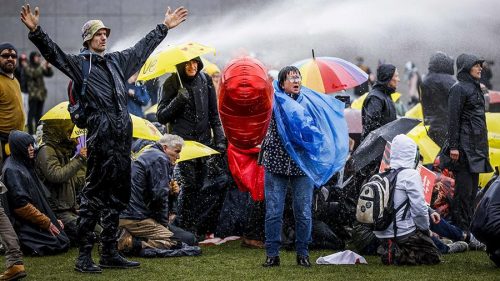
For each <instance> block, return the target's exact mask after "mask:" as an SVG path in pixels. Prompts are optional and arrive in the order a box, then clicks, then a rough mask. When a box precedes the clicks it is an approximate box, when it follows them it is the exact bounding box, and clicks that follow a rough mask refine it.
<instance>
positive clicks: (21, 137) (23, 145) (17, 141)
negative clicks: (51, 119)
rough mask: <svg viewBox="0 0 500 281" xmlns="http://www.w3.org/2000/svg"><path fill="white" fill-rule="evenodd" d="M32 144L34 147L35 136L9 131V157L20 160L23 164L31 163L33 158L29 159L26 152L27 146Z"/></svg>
mask: <svg viewBox="0 0 500 281" xmlns="http://www.w3.org/2000/svg"><path fill="white" fill-rule="evenodd" d="M30 144H31V145H33V147H35V138H33V136H32V135H30V134H28V133H25V132H21V131H18V130H14V131H12V132H10V135H9V146H10V154H11V157H12V158H14V159H15V160H17V161H19V162H22V163H24V164H30V163H33V159H30V157H29V153H28V146H29V145H30Z"/></svg>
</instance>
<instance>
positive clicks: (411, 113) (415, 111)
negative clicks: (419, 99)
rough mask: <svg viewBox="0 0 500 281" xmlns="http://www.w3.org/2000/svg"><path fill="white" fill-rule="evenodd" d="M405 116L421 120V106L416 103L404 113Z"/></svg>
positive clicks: (422, 117) (422, 115)
mask: <svg viewBox="0 0 500 281" xmlns="http://www.w3.org/2000/svg"><path fill="white" fill-rule="evenodd" d="M405 116H406V117H410V118H417V119H420V120H423V119H424V114H423V113H422V104H421V103H417V104H416V105H415V106H414V107H412V108H410V110H408V111H406V113H405Z"/></svg>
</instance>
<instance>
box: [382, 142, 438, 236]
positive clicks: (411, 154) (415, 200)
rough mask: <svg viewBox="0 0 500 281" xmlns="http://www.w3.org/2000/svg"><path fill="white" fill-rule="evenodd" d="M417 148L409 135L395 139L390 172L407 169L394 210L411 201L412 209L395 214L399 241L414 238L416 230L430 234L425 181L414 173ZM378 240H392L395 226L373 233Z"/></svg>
mask: <svg viewBox="0 0 500 281" xmlns="http://www.w3.org/2000/svg"><path fill="white" fill-rule="evenodd" d="M416 155H417V144H416V143H415V142H414V141H413V140H412V139H410V138H409V137H408V136H406V135H398V136H396V137H395V138H394V139H393V140H392V143H391V162H390V163H391V168H392V169H399V168H406V169H403V170H401V171H400V172H399V174H398V175H397V180H396V186H395V190H394V208H398V207H399V206H400V205H401V204H403V203H404V202H405V201H406V200H409V209H408V211H407V212H406V216H404V217H403V214H404V213H405V209H406V208H401V209H400V210H399V211H398V212H397V214H396V226H397V237H402V236H405V235H408V234H411V233H412V232H414V231H415V230H417V229H419V230H423V231H428V230H429V213H428V207H427V205H426V204H425V199H424V191H423V185H422V179H421V177H420V174H419V172H418V171H417V170H416V169H415V166H416V163H415V161H416V160H415V159H416ZM374 233H375V235H376V236H377V237H378V238H393V237H394V228H393V224H392V223H391V225H389V227H388V228H387V229H386V230H383V231H374Z"/></svg>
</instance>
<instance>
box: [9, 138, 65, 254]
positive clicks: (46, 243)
mask: <svg viewBox="0 0 500 281" xmlns="http://www.w3.org/2000/svg"><path fill="white" fill-rule="evenodd" d="M30 144H33V146H34V145H35V139H34V138H33V137H32V136H31V135H29V134H27V133H25V132H21V131H12V132H11V133H10V136H9V145H10V148H11V152H12V153H11V156H10V157H9V158H8V159H7V161H6V162H5V165H4V167H3V169H2V173H3V182H4V183H5V185H6V186H7V189H8V191H7V198H4V199H7V200H4V199H2V200H4V201H3V202H2V205H3V206H4V207H5V211H6V213H7V215H8V216H9V219H10V220H11V222H12V226H13V227H14V230H15V231H16V234H17V236H18V237H19V242H20V243H21V248H22V249H23V251H24V252H25V253H27V254H33V255H40V256H45V255H53V254H57V253H61V252H65V251H67V250H68V248H69V245H70V244H69V238H68V236H67V235H66V233H65V232H64V231H63V229H62V228H61V227H60V226H59V223H58V222H57V218H56V216H55V214H54V212H53V211H52V210H51V208H50V206H49V203H48V201H47V199H48V197H49V196H50V193H49V191H48V190H47V188H46V187H45V186H44V185H43V183H42V182H41V180H40V179H39V178H38V177H37V175H36V172H35V166H34V164H35V161H34V159H30V158H29V155H28V146H29V145H30ZM4 202H5V203H6V204H4ZM28 203H29V204H32V205H33V206H34V207H35V208H36V209H38V210H39V211H40V212H42V213H43V214H44V215H46V216H47V217H48V218H49V219H50V221H51V222H52V223H53V224H54V225H55V226H56V227H57V228H59V231H60V234H59V235H57V236H52V234H51V233H50V232H49V231H48V230H46V229H41V228H40V226H38V225H35V224H33V223H30V222H27V221H25V220H23V219H22V218H18V217H17V216H16V215H15V214H14V210H15V209H19V208H22V207H25V206H26V205H28Z"/></svg>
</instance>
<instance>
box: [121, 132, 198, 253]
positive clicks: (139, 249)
mask: <svg viewBox="0 0 500 281" xmlns="http://www.w3.org/2000/svg"><path fill="white" fill-rule="evenodd" d="M183 145H184V140H183V139H182V138H181V137H179V136H177V135H169V134H165V135H163V136H162V137H161V138H160V140H159V141H158V142H156V143H155V144H153V145H152V146H151V147H149V148H147V149H145V150H144V151H143V152H142V153H141V154H140V156H139V157H138V158H137V160H135V161H133V163H132V194H131V198H130V202H129V205H128V207H127V209H126V210H125V211H123V212H122V213H121V215H120V227H121V228H122V229H123V230H122V232H121V235H120V239H119V240H118V250H120V251H123V252H125V253H130V254H136V255H141V256H144V255H147V254H145V251H143V249H153V251H156V249H158V250H160V251H158V252H161V253H162V254H161V255H163V253H165V252H164V251H161V250H170V249H179V248H183V246H184V245H183V243H185V244H187V245H188V246H196V245H197V244H198V243H197V241H196V238H195V236H194V234H192V233H190V232H187V231H185V230H183V229H181V228H179V227H176V226H174V225H172V224H170V223H169V210H170V208H169V197H171V195H176V194H177V193H178V192H179V187H178V185H177V183H176V182H175V181H174V180H173V179H172V173H173V167H174V165H175V162H176V161H177V160H178V159H179V153H180V152H181V150H182V146H183ZM198 249H199V248H198ZM150 252H151V251H150Z"/></svg>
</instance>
